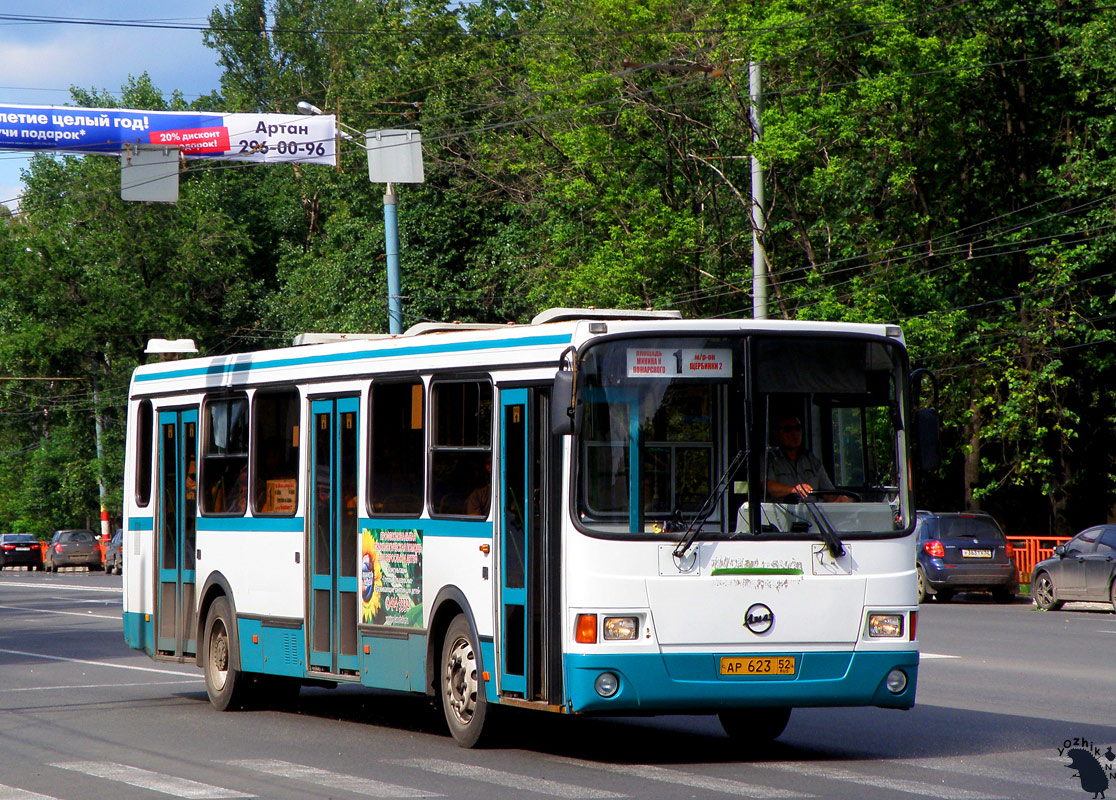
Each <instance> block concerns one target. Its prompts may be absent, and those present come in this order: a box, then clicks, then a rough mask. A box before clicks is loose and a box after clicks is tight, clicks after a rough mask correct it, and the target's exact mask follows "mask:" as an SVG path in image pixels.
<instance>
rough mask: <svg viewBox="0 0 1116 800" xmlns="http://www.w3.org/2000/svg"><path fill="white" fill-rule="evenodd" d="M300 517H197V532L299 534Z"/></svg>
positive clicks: (301, 525) (301, 528) (302, 522)
mask: <svg viewBox="0 0 1116 800" xmlns="http://www.w3.org/2000/svg"><path fill="white" fill-rule="evenodd" d="M305 527H306V523H305V522H304V520H303V518H302V517H198V530H199V531H253V532H254V531H278V532H288V533H301V532H302V531H303V529H305Z"/></svg>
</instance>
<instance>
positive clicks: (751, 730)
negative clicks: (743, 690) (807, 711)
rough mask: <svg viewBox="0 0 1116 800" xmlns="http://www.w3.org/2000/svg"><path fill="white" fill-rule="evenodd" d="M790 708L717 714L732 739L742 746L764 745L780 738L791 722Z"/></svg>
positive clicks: (754, 709)
mask: <svg viewBox="0 0 1116 800" xmlns="http://www.w3.org/2000/svg"><path fill="white" fill-rule="evenodd" d="M790 715H791V710H790V709H789V708H734V709H731V710H729V711H721V712H720V713H718V714H717V719H718V720H720V723H721V727H722V728H724V729H725V733H727V734H728V735H729V738H730V739H735V740H736V741H738V742H740V743H742V744H749V745H762V744H768V743H770V742H773V741H775V740H776V739H778V738H779V735H780V734H781V733H782V732H783V731H784V730H786V728H787V723H788V722H789V721H790Z"/></svg>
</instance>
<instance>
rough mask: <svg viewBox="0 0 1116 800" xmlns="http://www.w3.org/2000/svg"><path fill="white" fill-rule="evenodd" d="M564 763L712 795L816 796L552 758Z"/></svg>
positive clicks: (646, 766) (684, 774)
mask: <svg viewBox="0 0 1116 800" xmlns="http://www.w3.org/2000/svg"><path fill="white" fill-rule="evenodd" d="M548 760H549V761H557V762H559V763H561V764H570V765H573V766H575V767H586V768H588V769H599V770H602V771H604V772H611V773H614V774H617V775H630V776H632V777H634V778H645V779H646V780H649V781H659V782H661V783H671V784H674V785H676V786H688V787H690V788H692V789H702V790H705V791H708V792H723V793H725V794H734V795H739V796H741V797H786V798H790V797H813V796H814V795H810V794H802V793H801V792H793V791H788V790H786V789H775V788H773V787H771V786H760V785H759V784H753V783H744V782H743V781H734V780H729V779H728V778H714V777H711V776H707V775H695V774H693V773H692V772H679V771H678V770H674V769H666V768H665V767H655V766H652V765H650V764H638V765H634V764H598V763H595V762H593V761H584V760H582V759H577V758H563V757H561V756H556V757H553V758H550V759H548Z"/></svg>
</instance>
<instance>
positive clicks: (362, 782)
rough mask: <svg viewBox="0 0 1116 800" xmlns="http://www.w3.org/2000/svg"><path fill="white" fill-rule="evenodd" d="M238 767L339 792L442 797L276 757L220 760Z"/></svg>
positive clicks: (367, 795)
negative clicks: (338, 790) (280, 759)
mask: <svg viewBox="0 0 1116 800" xmlns="http://www.w3.org/2000/svg"><path fill="white" fill-rule="evenodd" d="M221 763H222V764H228V765H230V766H233V767H240V768H241V769H250V770H252V771H254V772H263V773H265V774H267V775H279V776H280V777H283V778H290V779H292V780H296V781H305V782H307V783H312V784H314V785H315V786H325V787H327V788H329V789H340V790H341V791H343V792H351V793H352V794H360V795H364V796H365V797H442V796H443V795H440V794H435V793H434V792H424V791H423V790H421V789H415V788H412V787H410V786H398V785H396V784H394V783H383V782H381V781H375V780H372V779H371V778H361V777H358V776H356V775H343V774H341V773H340V772H330V771H329V770H325V769H318V768H316V767H307V766H303V765H302V764H292V763H291V762H289V761H279V760H277V759H270V758H264V759H256V758H237V759H232V760H229V761H222V762H221Z"/></svg>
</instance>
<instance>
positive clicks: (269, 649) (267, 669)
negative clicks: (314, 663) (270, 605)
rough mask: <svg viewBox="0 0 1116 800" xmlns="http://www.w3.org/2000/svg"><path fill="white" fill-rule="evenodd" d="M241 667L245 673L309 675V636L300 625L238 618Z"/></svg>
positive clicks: (295, 676)
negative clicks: (307, 649) (307, 671)
mask: <svg viewBox="0 0 1116 800" xmlns="http://www.w3.org/2000/svg"><path fill="white" fill-rule="evenodd" d="M236 628H237V632H238V634H239V638H240V668H241V669H242V670H244V671H245V672H259V673H263V674H266V675H284V676H287V677H291V678H302V677H305V675H306V646H305V643H306V638H305V635H304V634H303V630H302V626H301V625H268V624H267V623H266V622H264V621H262V620H259V619H244V618H243V617H241V618H240V619H238V620H237V621H236Z"/></svg>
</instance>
